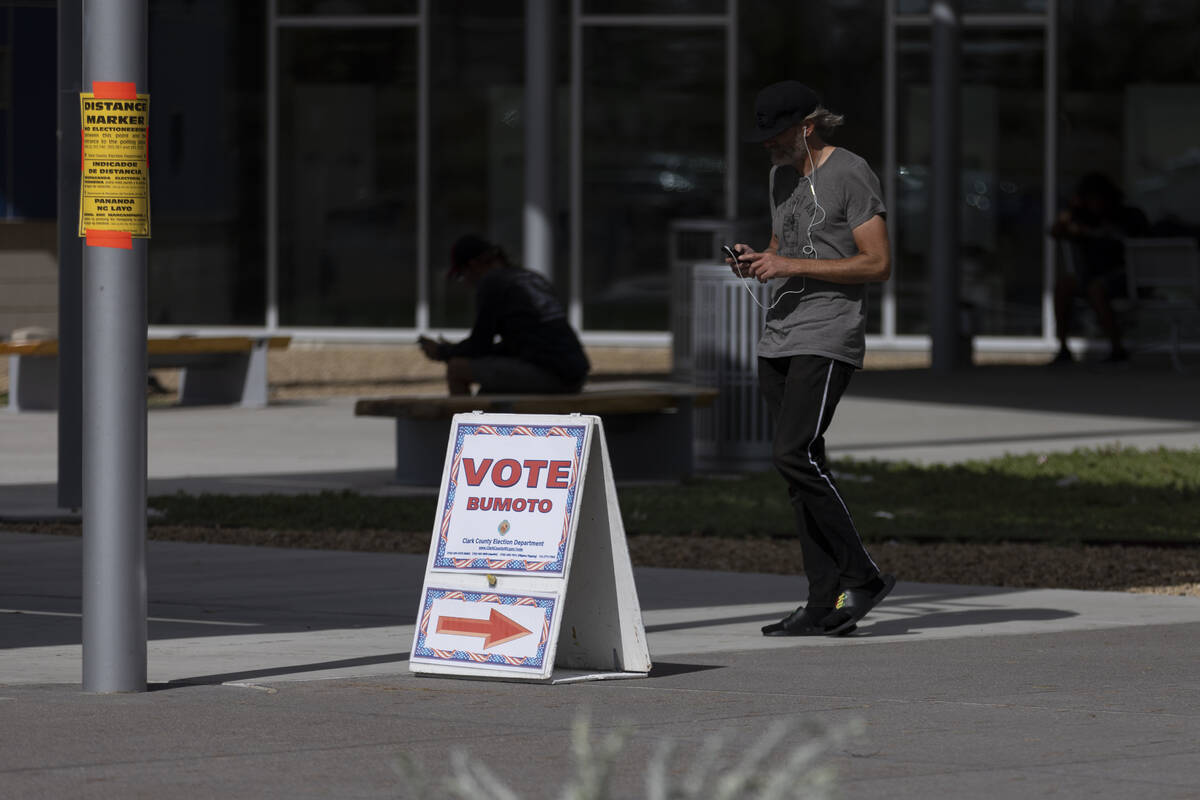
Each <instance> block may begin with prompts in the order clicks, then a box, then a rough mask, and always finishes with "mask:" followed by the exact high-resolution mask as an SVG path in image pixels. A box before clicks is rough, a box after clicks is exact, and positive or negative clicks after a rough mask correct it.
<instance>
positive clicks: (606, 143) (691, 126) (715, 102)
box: [582, 28, 725, 330]
mask: <svg viewBox="0 0 1200 800" xmlns="http://www.w3.org/2000/svg"><path fill="white" fill-rule="evenodd" d="M724 83H725V34H724V31H718V30H707V29H694V30H686V29H684V30H663V29H654V30H647V29H624V28H595V29H590V30H588V31H587V33H586V35H585V37H584V87H583V108H584V133H583V142H582V147H583V208H582V214H583V243H582V244H583V247H582V249H583V282H584V285H583V287H582V298H583V305H584V324H585V327H586V328H590V329H619V330H665V329H666V328H667V327H668V317H667V289H668V283H669V280H668V269H667V259H666V252H667V230H668V225H669V223H670V222H671V220H673V219H679V218H685V217H719V216H721V215H722V214H723V213H724V205H725V204H724V172H725V163H724V153H725V114H724V100H723V97H724V94H725V92H724Z"/></svg>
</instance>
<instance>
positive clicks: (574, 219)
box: [567, 0, 583, 330]
mask: <svg viewBox="0 0 1200 800" xmlns="http://www.w3.org/2000/svg"><path fill="white" fill-rule="evenodd" d="M581 17H583V0H571V142H570V153H571V155H570V158H571V182H570V186H571V189H570V192H571V194H570V198H571V199H570V203H571V234H570V236H571V242H570V247H571V263H570V270H571V278H570V281H569V282H568V283H569V286H570V294H569V295H568V296H569V298H570V300H569V302H568V305H567V319H568V320H569V321H570V323H571V327H573V328H575V330H583V21H582V19H581Z"/></svg>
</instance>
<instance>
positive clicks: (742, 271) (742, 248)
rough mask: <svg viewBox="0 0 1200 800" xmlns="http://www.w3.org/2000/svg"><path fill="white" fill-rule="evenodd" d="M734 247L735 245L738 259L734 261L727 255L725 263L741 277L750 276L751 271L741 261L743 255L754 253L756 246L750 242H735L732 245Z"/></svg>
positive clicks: (734, 248)
mask: <svg viewBox="0 0 1200 800" xmlns="http://www.w3.org/2000/svg"><path fill="white" fill-rule="evenodd" d="M732 247H733V252H735V253H737V254H738V260H737V261H734V260H733V259H732V258H729V257H728V256H726V257H725V263H726V264H728V265H729V268H730V269H732V270H733V274H734V275H737V276H738V277H739V278H745V277H748V275H749V273H747V272H746V267H745V265H744V264H742V263H740V262H741V260H742V258H743V257H746V256H749V255H751V254H753V253H754V248H752V247H751V246H750V245H748V244H735V245H732Z"/></svg>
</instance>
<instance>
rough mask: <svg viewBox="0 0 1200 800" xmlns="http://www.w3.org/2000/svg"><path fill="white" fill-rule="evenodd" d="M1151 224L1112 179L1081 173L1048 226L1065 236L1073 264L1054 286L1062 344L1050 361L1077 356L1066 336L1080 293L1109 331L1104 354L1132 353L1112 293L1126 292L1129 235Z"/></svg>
mask: <svg viewBox="0 0 1200 800" xmlns="http://www.w3.org/2000/svg"><path fill="white" fill-rule="evenodd" d="M1148 228H1149V224H1148V222H1147V220H1146V215H1145V214H1143V213H1142V212H1141V211H1139V210H1138V209H1136V208H1133V207H1131V206H1126V205H1124V202H1123V198H1122V195H1121V190H1120V189H1119V188H1118V187H1117V185H1116V184H1115V183H1113V182H1112V181H1111V180H1109V179H1108V178H1106V177H1105V176H1104V175H1101V174H1100V173H1098V172H1092V173H1089V174H1087V175H1084V176H1083V178H1082V179H1080V181H1079V185H1078V187H1077V188H1076V189H1075V194H1074V195H1072V196H1071V201H1070V205H1069V206H1068V207H1067V208H1066V209H1064V210H1063V211H1062V212H1060V213H1059V215H1058V218H1057V219H1056V220H1055V222H1054V225H1053V226H1052V227H1051V228H1050V235H1051V236H1053V237H1054V238H1056V239H1059V240H1060V241H1062V242H1064V243H1065V244H1066V246H1067V248H1068V250H1067V252H1069V253H1070V258H1069V269H1068V271H1066V272H1064V273H1063V274H1062V275H1061V276H1059V279H1058V282H1057V284H1056V285H1055V287H1054V317H1055V323H1056V329H1057V334H1058V341H1059V349H1058V355H1057V356H1055V357H1054V361H1053V362H1052V363H1054V364H1061V363H1070V362H1071V361H1073V360H1074V358H1073V356H1072V355H1071V351H1070V349H1069V348H1068V347H1067V336H1069V335H1070V332H1071V323H1072V315H1073V310H1074V309H1073V303H1074V300H1075V298H1076V297H1078V296H1083V297H1085V298H1086V299H1087V301H1088V304H1089V305H1090V306H1091V307H1092V310H1094V311H1095V312H1096V318H1097V320H1098V321H1099V323H1100V328H1101V330H1103V331H1104V333H1105V335H1106V336H1107V337H1108V340H1109V344H1110V350H1109V354H1108V356H1107V357H1106V358H1105V359H1104V360H1105V361H1106V362H1109V363H1115V362H1119V361H1125V360H1127V359H1128V358H1129V353H1128V352H1127V351H1126V350H1125V347H1124V345H1122V344H1121V328H1120V325H1119V323H1118V321H1117V316H1116V314H1115V313H1113V306H1112V299H1113V298H1114V297H1124V296H1125V295H1126V294H1128V286H1127V284H1126V277H1125V241H1124V240H1125V238H1126V237H1129V236H1145V235H1146V231H1147V230H1148Z"/></svg>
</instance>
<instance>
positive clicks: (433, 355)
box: [417, 336, 446, 361]
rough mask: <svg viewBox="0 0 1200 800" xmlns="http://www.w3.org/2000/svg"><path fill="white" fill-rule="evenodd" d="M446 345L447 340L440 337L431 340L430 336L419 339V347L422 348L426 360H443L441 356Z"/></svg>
mask: <svg viewBox="0 0 1200 800" xmlns="http://www.w3.org/2000/svg"><path fill="white" fill-rule="evenodd" d="M444 344H446V340H445V339H443V338H441V337H440V336H439V337H438V338H437V339H430V338H429V337H428V336H418V337H417V345H419V346H420V348H421V352H422V353H424V354H425V357H426V358H428V359H430V360H432V361H441V360H442V359H441V358H439V355H440V354H441V350H442V345H444Z"/></svg>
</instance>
